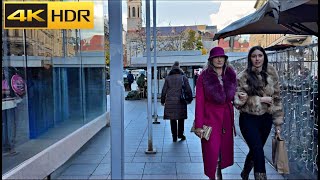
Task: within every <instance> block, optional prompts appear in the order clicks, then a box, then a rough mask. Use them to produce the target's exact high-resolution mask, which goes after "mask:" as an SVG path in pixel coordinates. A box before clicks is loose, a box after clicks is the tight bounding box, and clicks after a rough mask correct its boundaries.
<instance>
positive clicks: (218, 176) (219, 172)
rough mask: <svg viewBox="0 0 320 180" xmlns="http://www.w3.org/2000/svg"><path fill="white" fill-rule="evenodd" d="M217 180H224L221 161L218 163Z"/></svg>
mask: <svg viewBox="0 0 320 180" xmlns="http://www.w3.org/2000/svg"><path fill="white" fill-rule="evenodd" d="M215 176H216V177H215V179H216V180H222V172H221V164H220V161H218V163H217V168H216V175H215Z"/></svg>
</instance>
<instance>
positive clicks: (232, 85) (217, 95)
mask: <svg viewBox="0 0 320 180" xmlns="http://www.w3.org/2000/svg"><path fill="white" fill-rule="evenodd" d="M222 81H223V86H222V85H221V84H220V82H219V79H218V76H217V75H216V74H215V73H214V71H213V69H212V68H208V69H206V70H204V71H203V72H202V73H201V75H200V76H199V78H198V80H197V85H196V112H195V113H196V114H195V128H202V126H203V125H208V126H211V127H212V133H211V136H210V139H209V140H208V141H207V140H205V139H204V138H203V139H201V145H202V155H203V163H204V173H205V175H207V176H208V177H210V178H212V179H214V178H215V172H216V167H217V161H218V156H219V152H221V168H222V169H223V168H226V167H228V166H232V165H233V163H234V162H233V135H234V133H235V130H234V111H233V105H232V103H231V102H232V101H233V98H234V95H235V92H236V87H237V82H236V73H235V72H234V70H233V69H232V68H231V67H227V68H226V71H225V73H224V75H223V77H222Z"/></svg>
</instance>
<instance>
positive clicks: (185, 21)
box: [122, 0, 256, 30]
mask: <svg viewBox="0 0 320 180" xmlns="http://www.w3.org/2000/svg"><path fill="white" fill-rule="evenodd" d="M255 2H256V0H223V1H218V0H204V1H191V0H185V1H182V0H171V1H164V0H158V1H157V26H169V25H171V26H180V25H186V26H188V25H196V24H197V25H200V24H204V25H216V26H217V28H218V30H221V29H222V28H224V27H225V26H227V25H228V24H230V23H231V22H233V21H235V20H238V19H239V18H241V17H244V16H246V15H248V14H250V13H252V12H254V11H255V9H254V4H255ZM142 6H143V7H142V13H143V17H144V19H145V1H142ZM122 11H123V14H122V16H123V17H122V19H123V24H124V26H125V27H126V24H127V2H126V1H123V6H122ZM150 16H151V19H152V1H151V15H150ZM151 24H152V23H151Z"/></svg>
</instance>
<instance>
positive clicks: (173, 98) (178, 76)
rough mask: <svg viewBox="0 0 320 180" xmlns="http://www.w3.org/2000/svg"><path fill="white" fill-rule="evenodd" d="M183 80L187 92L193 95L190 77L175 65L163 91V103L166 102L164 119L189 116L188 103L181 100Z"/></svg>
mask: <svg viewBox="0 0 320 180" xmlns="http://www.w3.org/2000/svg"><path fill="white" fill-rule="evenodd" d="M182 81H183V82H184V85H185V86H186V92H187V93H188V94H190V95H192V91H191V87H190V85H189V81H188V78H187V77H186V76H185V75H184V74H183V72H182V71H181V70H180V68H179V67H173V68H172V70H171V71H170V73H169V75H168V76H167V77H166V79H165V82H164V85H163V88H162V92H161V103H162V104H165V107H164V116H163V119H171V120H179V119H187V118H188V116H187V114H188V113H187V104H185V103H182V102H181V101H180V96H181V88H182Z"/></svg>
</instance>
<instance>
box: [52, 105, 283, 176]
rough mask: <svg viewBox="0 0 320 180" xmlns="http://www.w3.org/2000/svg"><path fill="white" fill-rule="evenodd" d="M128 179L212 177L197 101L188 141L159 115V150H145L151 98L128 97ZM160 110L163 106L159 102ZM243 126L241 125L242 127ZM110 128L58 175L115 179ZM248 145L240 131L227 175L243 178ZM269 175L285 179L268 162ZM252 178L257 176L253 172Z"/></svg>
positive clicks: (187, 127)
mask: <svg viewBox="0 0 320 180" xmlns="http://www.w3.org/2000/svg"><path fill="white" fill-rule="evenodd" d="M124 106H125V108H124V110H125V116H124V117H125V123H124V124H125V147H124V149H125V150H124V151H125V158H124V161H125V166H124V174H125V175H124V178H125V179H208V177H207V176H205V175H204V173H203V163H202V154H201V144H200V140H199V138H198V137H196V136H195V135H194V134H193V133H191V132H190V128H191V125H192V123H193V118H194V106H195V105H194V101H193V103H192V104H191V105H188V117H189V118H188V119H187V120H186V123H185V135H186V138H187V139H186V140H185V141H178V142H172V137H171V132H170V122H169V121H167V120H166V121H164V120H163V119H162V118H159V119H158V121H160V124H153V125H152V127H153V145H154V148H155V149H156V151H157V153H156V154H145V150H146V149H147V147H148V129H147V128H148V123H147V114H146V111H147V101H146V100H138V101H125V102H124ZM158 114H159V115H160V116H162V115H163V107H162V106H161V105H160V103H159V102H158ZM238 130H239V129H238ZM110 146H111V144H110V128H109V127H106V128H103V129H102V130H101V131H100V132H99V133H98V134H97V135H95V136H94V137H93V138H92V139H91V140H90V141H89V142H88V143H87V144H86V145H85V146H84V147H82V148H81V150H80V151H79V152H78V153H77V155H76V156H74V157H73V158H71V159H70V160H69V161H68V162H67V163H66V168H65V169H64V170H63V171H62V172H61V174H60V175H59V176H58V179H111V175H110V171H111V151H110ZM247 152H248V147H247V145H246V143H245V142H244V141H243V139H242V138H241V137H240V136H239V135H238V136H236V137H235V145H234V153H235V156H234V157H235V158H234V161H235V163H234V165H233V166H231V167H228V168H226V169H223V171H222V173H223V178H224V179H241V177H240V172H241V170H242V167H243V164H244V160H245V156H246V153H247ZM266 162H267V161H266ZM266 170H267V176H268V179H284V178H283V176H281V175H280V174H278V173H277V172H276V171H275V170H274V168H273V167H272V166H271V165H270V164H268V163H266ZM250 179H254V177H253V173H251V175H250Z"/></svg>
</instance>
